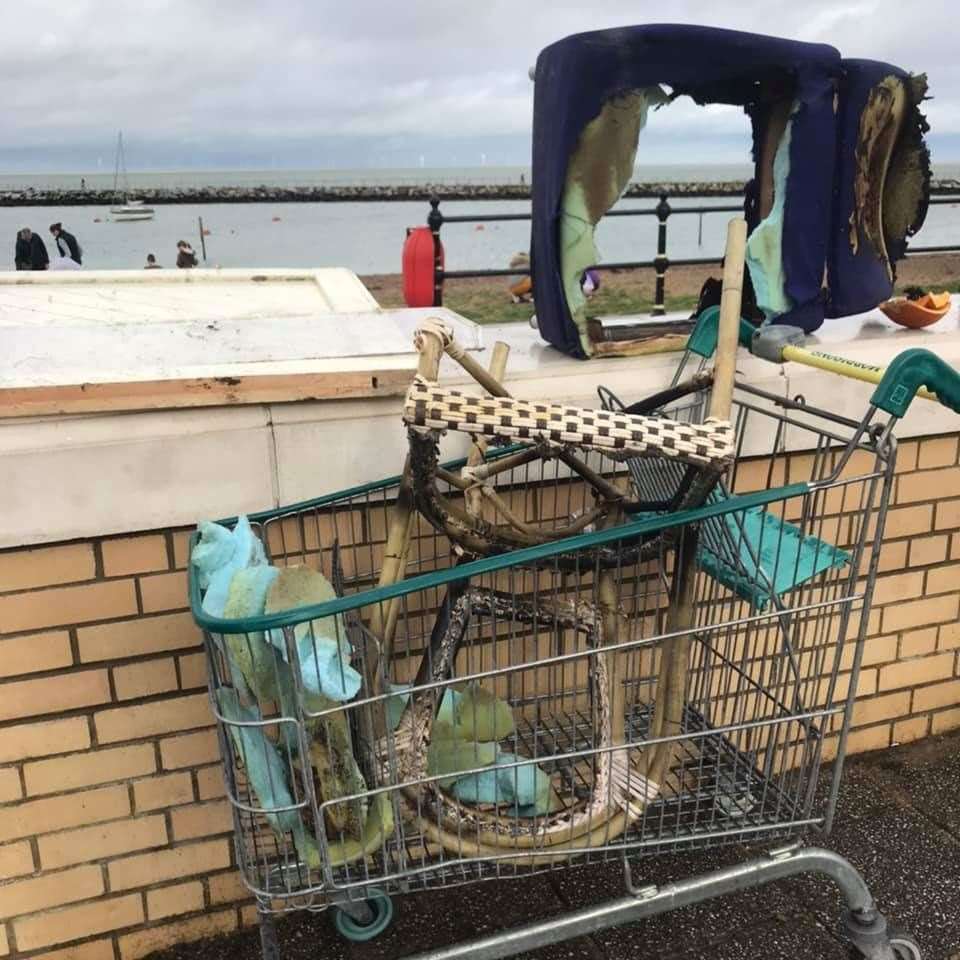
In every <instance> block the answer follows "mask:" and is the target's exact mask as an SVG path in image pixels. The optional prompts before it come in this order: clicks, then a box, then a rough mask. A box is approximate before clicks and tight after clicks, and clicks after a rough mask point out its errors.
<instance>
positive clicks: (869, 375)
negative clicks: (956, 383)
mask: <svg viewBox="0 0 960 960" xmlns="http://www.w3.org/2000/svg"><path fill="white" fill-rule="evenodd" d="M783 359H784V360H792V361H793V362H794V363H802V364H803V365H804V366H805V367H815V368H816V369H817V370H826V371H827V372H828V373H837V374H839V375H840V376H841V377H847V378H848V379H850V380H861V381H863V382H864V383H874V384H876V383H879V382H880V381H881V380H882V379H883V375H884V374H885V373H886V370H885V369H884V368H883V367H877V366H875V365H874V364H872V363H861V362H860V361H859V360H848V359H847V358H846V357H835V356H833V354H830V353H821V352H820V351H819V350H807V349H806V348H805V347H784V348H783ZM917 396H918V397H923V399H924V400H936V399H937V395H936V394H935V393H931V392H930V391H929V390H927V388H926V387H921V388H920V389H919V390H918V391H917Z"/></svg>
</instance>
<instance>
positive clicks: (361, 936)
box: [333, 889, 899, 960]
mask: <svg viewBox="0 0 960 960" xmlns="http://www.w3.org/2000/svg"><path fill="white" fill-rule="evenodd" d="M365 904H366V907H367V909H368V910H369V911H370V917H369V919H368V920H366V921H365V922H361V921H360V920H356V919H354V918H353V917H351V916H350V914H349V913H347V912H346V911H345V910H343V909H341V908H340V907H337V908H336V910H335V911H334V914H333V924H334V926H335V927H336V928H337V932H338V933H339V934H340V936H342V937H344V939H346V940H350V941H352V942H353V943H365V942H366V941H367V940H372V939H373V938H374V937H379V936H380V934H381V933H383V931H384V930H386V929H387V927H389V926H390V923H391V921H392V920H393V900H391V899H390V897H389V896H387V894H385V893H384V892H383V891H382V890H377V889H372V890H370V896H369V897H368V898H367V900H366V901H365ZM898 960H899V958H898Z"/></svg>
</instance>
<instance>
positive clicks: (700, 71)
mask: <svg viewBox="0 0 960 960" xmlns="http://www.w3.org/2000/svg"><path fill="white" fill-rule="evenodd" d="M839 69H840V54H839V52H838V51H837V50H836V49H834V48H833V47H831V46H827V45H826V44H812V43H799V42H795V41H791V40H781V39H778V38H776V37H767V36H762V35H760V34H752V33H742V32H740V31H735V30H720V29H716V28H713V27H696V26H688V25H676V24H656V25H648V26H638V27H623V28H618V29H615V30H598V31H594V32H591V33H581V34H575V35H574V36H571V37H567V38H566V39H564V40H560V41H558V42H557V43H554V44H551V45H550V46H549V47H547V48H546V49H544V50H543V51H542V52H541V54H540V56H539V57H538V58H537V65H536V86H535V90H534V107H533V170H534V177H533V224H532V236H531V254H532V256H531V267H532V270H533V277H534V290H535V296H536V303H537V321H538V323H539V326H540V333H541V335H542V336H543V337H544V339H545V340H547V341H548V342H549V343H551V344H553V345H554V346H555V347H557V348H558V349H560V350H563V351H564V352H565V353H568V354H570V355H572V356H576V357H582V356H583V352H582V350H581V347H580V343H579V338H578V335H577V329H576V326H575V324H574V322H573V320H572V318H571V316H570V312H569V310H568V308H567V304H566V300H565V298H564V294H563V282H562V279H561V273H560V246H559V236H558V233H559V231H558V223H559V216H560V204H561V201H562V197H563V191H564V186H565V181H566V173H567V165H568V162H569V159H570V156H571V155H572V153H573V151H574V148H575V147H576V144H577V140H578V138H579V136H580V133H581V131H582V130H583V128H584V127H585V126H586V125H587V124H588V123H589V122H590V121H591V120H592V119H593V118H594V117H596V116H597V114H598V113H599V112H600V109H601V107H602V106H603V104H604V103H605V102H606V101H607V100H609V99H610V98H611V97H614V96H616V95H617V94H620V93H625V92H627V91H629V90H636V89H639V88H643V87H648V86H651V85H653V84H656V83H662V84H666V85H668V86H669V87H670V88H671V89H672V90H673V91H674V92H675V93H683V94H688V95H689V96H691V97H692V98H693V99H694V100H695V101H696V102H698V103H729V104H735V105H747V104H750V103H752V101H753V100H754V98H755V96H756V90H757V86H756V84H757V83H758V82H759V83H760V84H761V86H762V85H763V84H764V83H765V81H768V80H770V79H771V78H774V77H776V78H778V79H782V77H783V75H784V74H785V73H786V74H788V75H789V76H791V77H792V78H793V79H794V81H795V82H794V89H793V96H794V98H795V99H796V100H797V101H798V103H799V110H798V112H797V114H796V116H795V118H794V126H793V139H792V142H791V173H790V177H789V178H788V182H787V191H788V198H787V208H786V215H785V229H784V233H785V237H784V243H783V260H784V270H785V274H786V292H787V294H788V295H789V296H790V298H791V299H792V300H793V302H794V304H795V305H796V309H795V313H796V316H786V317H784V318H782V319H783V321H784V322H792V323H799V324H800V325H802V326H804V328H805V329H808V330H812V329H815V328H816V327H817V326H819V325H820V323H821V322H822V319H823V306H822V302H821V298H820V288H821V281H822V278H823V265H824V263H825V259H826V242H827V234H828V230H829V218H830V213H831V210H830V194H831V189H832V178H833V154H834V131H835V124H834V117H833V96H834V78H835V77H836V76H837V74H838V73H839ZM668 109H669V108H668ZM652 122H653V123H654V124H655V122H656V121H655V119H654V120H653V121H652ZM640 149H641V156H642V149H643V147H642V142H641V148H640Z"/></svg>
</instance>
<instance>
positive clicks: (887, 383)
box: [870, 347, 960, 417]
mask: <svg viewBox="0 0 960 960" xmlns="http://www.w3.org/2000/svg"><path fill="white" fill-rule="evenodd" d="M921 387H926V388H927V389H928V390H929V391H930V392H931V393H935V394H936V395H937V400H938V401H939V402H940V403H942V404H943V405H944V406H945V407H949V408H950V409H951V410H953V411H954V412H956V413H960V374H958V373H957V371H956V370H954V369H953V367H951V366H950V364H948V363H946V362H944V361H943V360H941V359H940V358H939V357H938V356H937V355H936V354H935V353H932V352H931V351H929V350H924V349H921V348H920V347H913V348H912V349H910V350H904V351H903V353H901V354H898V355H897V356H896V357H894V359H893V362H892V363H891V364H890V366H889V367H887V369H886V370H885V371H884V374H883V379H882V380H881V381H880V383H879V384H877V389H876V390H874V391H873V396H872V397H871V398H870V402H871V403H872V404H873V405H874V406H875V407H879V408H880V409H881V410H884V411H886V412H887V413H889V414H890V415H891V416H893V417H902V416H904V414H906V412H907V408H908V407H909V406H910V401H911V400H913V398H914V397H915V396H916V394H917V391H918V390H919V389H920V388H921Z"/></svg>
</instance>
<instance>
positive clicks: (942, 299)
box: [880, 293, 950, 330]
mask: <svg viewBox="0 0 960 960" xmlns="http://www.w3.org/2000/svg"><path fill="white" fill-rule="evenodd" d="M880 309H881V310H882V311H883V312H884V313H885V314H886V315H887V316H888V317H889V318H890V319H891V320H892V321H893V322H894V323H899V324H900V326H901V327H909V328H910V329H911V330H919V329H920V328H921V327H929V326H930V324H932V323H936V322H937V321H938V320H939V319H941V317H943V316H944V315H945V314H946V313H947V311H948V310H949V309H950V294H949V293H926V294H924V295H923V296H922V297H920V299H919V300H908V299H907V298H906V297H895V298H894V299H893V300H887V301H886V303H881V304H880Z"/></svg>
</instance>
